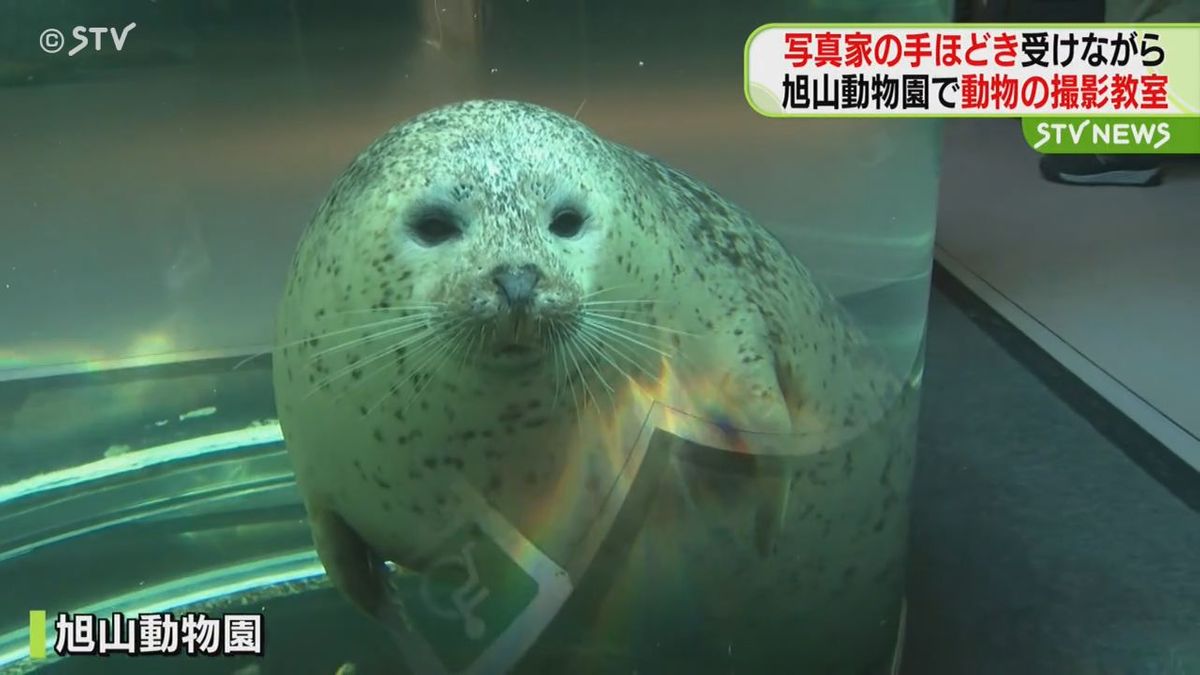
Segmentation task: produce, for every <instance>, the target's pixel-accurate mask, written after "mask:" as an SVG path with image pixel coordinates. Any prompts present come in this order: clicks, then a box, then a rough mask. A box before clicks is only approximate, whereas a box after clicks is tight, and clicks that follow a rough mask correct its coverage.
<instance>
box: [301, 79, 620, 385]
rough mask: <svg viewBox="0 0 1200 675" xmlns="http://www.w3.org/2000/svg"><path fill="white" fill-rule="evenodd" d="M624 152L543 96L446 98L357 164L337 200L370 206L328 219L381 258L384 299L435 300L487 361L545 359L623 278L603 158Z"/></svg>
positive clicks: (466, 346) (439, 329)
mask: <svg viewBox="0 0 1200 675" xmlns="http://www.w3.org/2000/svg"><path fill="white" fill-rule="evenodd" d="M612 152H613V149H612V148H610V146H609V145H608V144H607V143H605V142H604V141H601V140H600V139H599V138H597V137H596V136H595V135H594V134H592V133H591V132H590V131H589V130H588V129H587V128H586V127H584V126H583V125H581V124H579V123H577V122H575V121H574V120H572V119H570V118H568V117H565V116H562V115H560V114H558V113H555V112H552V111H550V110H547V109H544V108H541V107H536V106H531V105H528V104H523V103H517V102H510V101H472V102H468V103H461V104H457V105H453V106H448V107H444V108H439V109H435V110H432V111H430V112H428V113H425V114H424V115H421V116H419V117H416V118H413V119H412V120H410V121H408V122H407V123H405V124H403V125H400V126H399V127H397V128H395V129H393V130H392V131H391V132H390V133H388V134H386V135H385V136H384V137H383V138H381V139H380V140H379V141H377V142H376V143H375V144H373V145H372V146H371V147H370V148H368V150H367V151H365V152H364V153H363V155H361V156H360V157H359V158H358V159H357V160H356V161H355V163H354V165H352V166H351V168H350V170H349V171H348V172H347V174H346V178H344V179H343V180H342V181H341V184H340V185H339V186H337V187H336V188H335V190H334V191H333V193H332V194H331V196H330V198H329V201H328V202H327V205H326V207H327V209H330V210H334V211H336V210H337V208H338V206H339V204H355V205H360V206H359V208H358V209H357V212H356V213H353V214H330V215H329V217H327V218H325V219H318V220H324V221H325V222H326V223H328V224H329V225H328V226H330V227H338V224H341V226H340V228H338V229H342V230H353V231H352V232H346V231H342V232H339V237H344V236H346V235H347V234H349V235H350V236H352V237H353V238H354V239H356V240H357V241H358V242H359V245H360V246H362V247H363V249H364V253H366V254H367V255H369V256H370V259H372V261H373V263H374V264H373V270H374V271H373V276H374V277H376V278H378V280H379V283H376V284H374V286H375V287H376V289H377V290H378V289H380V288H381V289H382V290H383V291H385V293H384V296H383V298H382V300H381V301H380V303H379V304H381V305H382V306H384V307H390V308H397V309H403V308H404V307H406V306H407V307H419V308H422V309H423V310H424V311H425V316H426V317H427V319H428V321H429V323H430V326H429V328H430V329H431V330H433V331H436V333H437V334H438V335H441V336H443V338H444V339H445V340H446V341H447V342H456V343H461V344H458V347H459V348H460V349H459V352H460V353H459V357H460V358H462V359H466V360H469V361H471V362H472V363H473V364H475V365H478V366H479V367H481V368H483V369H485V370H493V371H494V370H501V371H511V370H513V369H525V368H533V367H536V366H537V365H538V364H540V363H542V362H544V361H546V359H547V357H549V356H550V355H551V354H552V353H553V346H554V344H555V343H556V342H561V341H563V340H568V339H570V337H571V336H572V333H573V331H575V330H576V329H577V327H578V324H579V322H580V320H581V316H580V313H581V309H582V308H583V307H584V305H585V304H586V302H587V300H588V299H589V298H594V297H595V296H596V295H597V294H599V293H602V292H604V291H605V290H606V286H609V287H611V286H612V284H608V285H606V284H605V282H604V277H605V275H606V270H609V269H613V268H614V265H619V263H614V258H615V257H616V256H617V252H615V251H613V250H612V249H613V245H614V241H615V240H614V237H612V236H611V235H610V234H609V233H608V230H609V229H610V228H611V227H612V226H613V221H614V220H615V219H614V206H615V201H614V199H613V198H612V192H611V191H610V190H608V189H607V188H608V187H609V186H610V185H611V182H612V179H611V177H610V176H609V175H607V174H606V173H605V171H604V170H603V169H602V167H605V166H611V165H612V162H611V160H609V159H608V157H609V155H610V154H611V153H612ZM343 193H350V194H343ZM339 195H341V196H339ZM361 205H370V206H369V207H368V208H363V207H362V206H361ZM347 215H349V216H350V217H346V216H347ZM365 285H366V284H364V286H365Z"/></svg>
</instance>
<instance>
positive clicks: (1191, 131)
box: [1021, 116, 1200, 155]
mask: <svg viewBox="0 0 1200 675" xmlns="http://www.w3.org/2000/svg"><path fill="white" fill-rule="evenodd" d="M1021 130H1022V131H1023V132H1024V133H1025V142H1027V143H1029V147H1031V148H1033V149H1034V150H1037V151H1038V152H1040V153H1042V154H1047V155H1055V154H1065V155H1071V154H1080V155H1082V154H1103V155H1124V154H1137V155H1180V154H1183V155H1192V154H1200V117H1153V116H1148V117H1142V116H1138V117H1026V118H1023V119H1022V120H1021Z"/></svg>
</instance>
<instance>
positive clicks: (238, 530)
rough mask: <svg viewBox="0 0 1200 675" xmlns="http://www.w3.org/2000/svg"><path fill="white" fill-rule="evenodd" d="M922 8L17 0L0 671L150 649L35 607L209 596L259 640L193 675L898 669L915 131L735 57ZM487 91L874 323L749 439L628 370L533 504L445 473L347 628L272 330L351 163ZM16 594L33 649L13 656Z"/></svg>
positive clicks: (917, 235)
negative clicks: (75, 32) (698, 192)
mask: <svg viewBox="0 0 1200 675" xmlns="http://www.w3.org/2000/svg"><path fill="white" fill-rule="evenodd" d="M944 5H945V3H927V2H898V1H896V0H888V1H886V2H858V3H851V2H840V1H839V2H822V1H818V0H809V1H807V2H751V3H719V2H701V3H691V4H688V5H686V6H684V5H675V4H671V3H652V4H649V5H647V4H639V3H633V2H592V1H590V0H579V1H578V2H567V3H543V2H537V1H536V0H535V1H534V2H486V1H484V0H464V1H460V2H453V1H450V0H413V1H410V2H390V3H383V2H379V3H368V2H364V3H357V4H355V5H347V6H340V7H339V8H337V9H335V8H333V6H332V5H323V4H320V3H311V2H299V1H293V2H285V3H278V4H275V5H270V6H265V5H264V6H261V7H250V6H242V5H239V4H238V3H226V2H200V1H197V2H187V3H173V4H170V3H158V4H153V3H151V4H146V5H143V4H142V3H136V4H135V3H120V2H117V3H108V4H106V5H104V7H103V8H100V7H99V6H97V5H93V4H87V3H79V2H74V3H72V2H60V3H12V4H11V6H10V7H9V8H8V9H7V10H6V11H7V12H8V16H9V17H10V20H9V21H7V22H5V23H6V25H5V26H4V27H3V28H0V44H3V45H4V46H5V47H6V48H7V49H6V51H5V53H7V54H11V55H12V56H11V57H6V60H4V61H0V98H2V99H3V101H4V103H3V107H4V109H5V115H6V118H7V119H13V120H18V121H19V122H20V124H18V125H16V126H14V127H13V129H12V130H11V133H10V134H9V136H8V137H6V140H5V143H6V146H7V147H6V149H7V150H8V152H5V153H4V157H3V159H0V170H2V171H3V174H2V175H0V177H2V178H3V180H0V203H4V204H5V211H6V213H5V218H6V221H7V222H8V223H9V225H8V226H6V227H5V228H4V229H3V231H0V251H2V252H3V256H2V258H0V261H2V263H3V264H2V266H3V268H4V269H2V270H0V315H3V316H4V317H5V321H3V322H0V457H2V458H4V461H3V464H2V465H0V577H3V579H4V580H5V588H4V589H2V590H0V669H2V668H11V669H13V670H14V671H15V672H24V671H40V670H49V671H52V672H68V671H69V672H81V673H92V672H109V670H111V669H114V668H115V669H119V670H120V672H141V671H142V670H145V671H146V672H159V670H156V669H157V668H161V667H166V663H165V662H161V661H158V660H156V659H154V658H150V657H147V658H139V659H122V658H120V657H116V658H115V659H90V658H66V659H60V658H57V657H56V656H55V654H54V650H53V646H54V637H55V634H54V632H53V630H51V629H52V628H53V620H54V617H55V615H56V614H57V613H58V612H76V613H94V614H97V615H101V616H108V615H110V614H111V613H113V612H117V611H120V612H124V613H126V614H127V615H134V614H137V613H140V612H175V613H184V612H200V611H203V612H208V613H211V614H221V613H223V612H229V611H238V612H261V613H263V615H264V626H265V627H266V631H267V636H268V637H267V641H266V644H267V648H266V655H265V657H263V658H261V659H259V658H258V657H229V658H223V659H211V660H199V661H189V662H188V663H187V668H188V669H195V670H196V672H221V673H228V672H232V671H235V670H236V671H237V672H239V673H244V674H248V673H251V672H260V671H263V672H276V671H278V672H330V673H332V672H335V671H336V670H338V669H339V667H341V668H343V670H342V671H341V672H348V671H346V670H345V668H346V666H345V665H344V664H346V663H348V662H349V663H354V664H355V665H356V666H357V667H358V668H359V669H360V670H361V672H402V670H403V669H404V668H409V669H412V670H414V671H415V672H421V673H424V672H435V673H436V672H447V673H451V672H500V671H505V670H515V671H517V672H587V671H589V669H595V670H598V671H603V672H607V671H608V670H610V669H615V670H617V671H618V672H630V671H638V672H663V671H664V670H669V671H671V672H675V671H679V672H684V671H687V672H709V671H714V672H728V671H729V670H730V668H736V669H738V671H739V672H741V671H743V670H744V671H746V672H766V671H765V670H764V669H765V668H769V667H770V666H771V664H777V663H779V662H781V661H786V662H788V663H792V664H796V668H795V669H793V670H794V671H795V672H820V673H842V672H845V673H854V674H855V675H858V674H859V673H863V672H879V673H884V672H889V669H891V668H892V667H893V664H894V663H895V662H896V661H897V660H898V654H897V652H898V636H902V634H903V625H904V624H903V622H904V584H903V580H904V566H905V562H904V561H905V555H906V554H905V546H906V539H907V527H908V525H907V521H908V491H909V484H910V481H911V470H912V465H913V453H914V446H915V440H916V428H915V425H916V411H917V408H918V400H919V394H920V381H921V372H922V365H923V361H922V352H923V337H924V327H925V312H926V301H927V297H928V291H929V271H930V265H931V256H932V248H933V230H934V222H935V212H936V202H937V181H938V165H939V156H938V146H939V142H940V125H939V124H938V122H937V121H935V120H803V121H801V120H769V119H765V118H762V117H760V116H758V115H757V114H755V113H754V112H753V111H752V110H750V108H749V106H748V105H747V103H746V102H745V100H744V99H743V95H742V80H741V78H742V61H741V59H742V51H743V44H744V42H745V39H746V37H747V36H748V35H749V34H750V32H751V31H752V30H753V29H754V28H756V27H757V26H759V25H761V24H763V23H768V22H783V21H789V22H791V21H795V22H806V21H807V22H816V21H822V22H835V21H836V22H883V21H897V22H899V21H910V22H911V21H930V22H932V21H944V20H947V12H946V7H945V6H944ZM129 24H135V26H134V27H133V28H130V29H129V30H128V31H127V37H126V38H125V41H124V42H123V44H122V48H121V49H120V50H119V51H118V50H116V49H115V45H112V44H109V43H106V46H108V47H110V48H108V49H101V50H99V51H97V50H95V49H93V48H91V47H89V48H87V49H82V50H80V51H79V52H78V53H76V54H74V55H68V54H67V50H66V49H64V50H62V51H61V52H58V53H54V54H48V53H46V52H45V51H44V50H42V49H39V48H38V38H39V35H40V34H41V33H42V32H43V31H44V30H46V29H48V28H58V29H60V30H62V31H63V32H64V33H66V34H67V47H68V48H69V47H70V46H71V45H73V44H74V42H73V38H71V33H70V28H71V27H73V26H75V25H85V26H112V27H116V28H117V29H118V30H121V29H122V28H123V27H125V26H128V25H129ZM484 97H486V98H510V99H521V100H526V101H530V102H534V103H538V104H541V105H544V106H547V107H549V108H552V109H555V110H558V111H560V112H563V113H565V114H567V115H572V116H574V117H575V118H576V119H578V120H579V121H581V122H583V123H584V124H586V125H588V126H589V127H591V128H592V129H594V130H595V131H596V132H597V133H598V134H600V135H602V136H604V137H606V138H609V139H611V140H614V141H617V142H620V143H622V144H625V145H628V146H631V147H633V148H636V149H638V150H641V151H643V152H646V153H648V154H650V155H653V156H655V157H657V158H659V159H660V160H662V161H663V162H665V163H666V164H668V165H670V166H672V167H674V168H676V169H679V170H681V171H684V172H686V173H688V174H690V175H691V176H693V177H695V178H697V179H699V180H701V181H703V182H704V183H706V184H707V185H709V186H711V187H712V188H713V189H715V190H716V191H717V192H719V193H720V194H722V195H723V196H725V197H726V198H728V199H729V200H730V201H732V202H734V203H737V204H738V205H740V206H742V207H744V208H745V209H746V210H747V211H748V212H749V213H750V214H751V215H753V216H754V217H755V219H756V220H758V221H759V222H760V223H761V224H762V225H763V226H765V227H766V228H767V229H768V230H769V231H770V232H771V233H772V234H773V235H774V236H775V237H776V238H777V239H778V240H779V241H780V242H781V243H782V244H783V246H784V247H785V248H786V249H787V250H788V251H789V252H790V253H791V254H792V255H794V256H795V257H796V259H797V260H798V261H799V262H800V263H801V264H802V265H803V266H804V267H806V268H807V269H808V270H810V271H811V273H812V275H813V278H814V279H815V280H816V282H817V283H819V284H820V286H821V287H823V288H824V289H825V290H826V291H827V292H828V294H829V297H830V298H832V299H833V300H834V302H835V303H836V305H837V306H838V307H839V312H841V313H842V314H843V315H844V318H845V320H846V321H847V322H848V323H850V324H852V325H853V326H855V328H856V329H857V330H860V331H861V332H862V334H863V335H864V336H865V347H864V348H863V351H862V353H861V355H860V356H861V359H856V361H855V365H854V366H853V367H852V368H850V367H847V368H843V369H842V370H839V371H838V372H839V373H843V375H842V377H844V378H846V380H845V382H844V384H845V389H844V393H845V395H846V396H847V397H852V398H854V400H855V401H856V405H858V407H857V408H856V409H855V410H856V413H855V414H854V415H853V419H848V420H847V421H845V423H843V420H841V419H839V420H837V423H836V424H833V423H828V422H827V423H824V424H817V425H810V426H809V427H806V428H804V429H802V430H799V431H797V433H794V434H774V433H764V432H763V430H761V429H736V428H732V427H731V426H730V425H729V423H728V420H727V419H726V416H724V415H723V414H722V413H721V411H723V410H724V411H728V410H731V409H733V408H734V407H736V406H741V405H745V401H739V400H735V399H732V398H731V397H729V396H728V395H727V394H723V393H722V389H721V387H720V385H718V384H717V383H713V382H705V381H703V378H700V379H697V378H696V377H695V376H692V377H690V378H684V379H683V380H679V381H684V380H686V381H687V382H688V384H687V386H676V385H677V384H678V383H677V382H676V381H675V380H671V379H670V378H667V377H665V376H664V377H661V378H660V379H659V381H658V382H657V383H655V384H654V385H653V386H649V387H640V388H639V387H631V388H630V389H629V390H628V391H626V392H625V395H626V398H625V399H623V403H622V405H620V406H617V407H616V408H614V409H613V410H614V411H616V414H614V415H601V416H598V417H597V418H596V419H595V420H593V422H594V424H596V425H598V426H594V427H587V426H586V425H584V426H581V430H580V432H579V434H578V438H577V442H578V443H579V445H578V446H576V447H572V448H571V449H570V452H568V453H567V454H568V455H569V456H570V457H572V458H575V459H573V460H572V461H569V462H567V463H565V465H564V466H565V468H564V469H563V470H562V472H561V474H560V475H559V476H558V480H557V481H554V482H552V483H551V484H550V487H549V488H544V489H543V492H542V493H541V494H539V495H537V497H536V498H533V497H531V498H530V502H529V503H530V504H532V505H531V506H526V507H525V508H524V510H522V509H513V508H504V507H502V506H498V505H496V504H492V503H489V502H488V499H487V497H486V489H485V486H484V485H481V484H478V483H472V482H471V481H469V480H468V481H462V482H459V483H453V484H447V486H446V487H447V489H448V490H451V491H455V494H458V495H459V500H458V501H457V502H456V503H458V504H459V506H460V508H459V509H458V510H457V511H456V512H455V517H456V518H457V520H454V527H446V528H444V529H443V530H441V531H439V536H438V537H434V538H433V540H431V544H430V546H431V548H430V549H429V551H427V553H428V555H427V556H426V560H427V563H428V564H427V565H426V566H425V568H424V569H423V570H421V571H420V573H418V571H414V570H412V569H406V568H403V567H399V566H397V565H395V564H388V565H383V564H382V561H380V562H381V565H380V573H381V574H383V575H384V576H383V577H382V578H384V579H385V580H386V581H387V584H386V585H385V588H386V590H387V593H388V597H387V599H388V602H387V603H386V604H385V610H384V611H383V612H382V614H381V616H379V617H377V618H376V619H374V620H373V619H368V618H367V617H365V616H363V615H361V614H359V613H358V612H357V611H356V610H354V609H353V608H352V606H351V605H350V603H348V602H347V601H346V600H345V599H344V598H342V597H341V596H340V595H339V594H338V592H337V591H336V590H335V589H334V588H333V587H332V585H331V583H330V581H329V579H328V578H327V577H326V576H325V574H324V568H323V566H322V563H321V560H320V559H319V557H318V556H317V553H316V552H315V551H314V548H313V542H312V539H311V534H310V529H309V525H308V523H307V522H306V518H305V509H304V506H303V503H302V499H301V492H300V491H299V490H298V489H297V484H296V481H295V476H294V473H293V465H292V463H291V462H290V460H289V456H288V453H287V451H286V450H285V448H284V446H283V442H282V438H283V433H285V432H286V427H287V419H286V418H285V419H284V420H283V421H284V429H283V430H282V431H281V427H280V420H279V417H278V415H277V411H276V405H275V403H276V401H275V398H274V391H273V389H272V384H271V376H270V369H271V357H270V355H269V354H268V355H263V353H264V352H269V351H270V348H271V343H272V341H273V339H274V336H273V317H274V314H275V311H276V308H277V306H278V304H279V301H280V298H281V296H282V292H283V284H284V281H285V279H286V274H287V270H288V267H289V265H290V261H291V257H292V255H293V253H294V252H295V250H296V245H297V242H298V240H299V237H300V234H301V231H302V230H303V229H304V227H305V225H306V224H307V223H308V221H309V220H310V219H311V217H312V214H313V212H314V211H315V209H316V208H317V206H318V205H319V204H320V202H321V200H322V199H323V198H324V197H325V195H326V193H327V191H328V189H329V185H330V184H331V182H332V181H333V179H334V178H335V177H336V176H337V175H338V174H339V173H340V172H341V171H342V170H343V169H344V168H345V166H346V164H347V162H349V161H350V160H351V159H352V158H353V157H354V156H355V155H356V154H357V153H358V152H359V151H361V150H362V148H363V147H365V146H366V145H367V144H368V143H369V142H370V141H371V140H372V139H374V138H375V137H377V136H378V135H379V134H381V133H383V132H384V131H385V130H386V129H387V128H389V127H390V126H391V125H393V124H395V123H396V122H399V121H401V120H403V119H405V118H408V117H411V116H412V115H415V114H417V113H419V112H422V111H424V110H427V109H429V108H431V107H433V106H436V105H439V104H444V103H449V102H453V101H458V100H463V99H468V98H484ZM794 328H795V330H796V331H797V333H798V334H800V333H802V332H803V331H804V330H806V329H810V328H811V327H794ZM856 378H861V380H860V379H856ZM868 382H872V383H879V382H885V383H887V386H884V387H881V388H880V389H879V390H878V391H875V388H874V387H871V390H872V392H871V394H870V395H868V394H867V393H866V390H865V389H862V388H860V387H859V386H858V385H859V384H861V387H864V388H865V387H866V386H867V384H866V383H868ZM672 383H674V384H672ZM860 396H861V397H862V398H861V400H860V398H859V397H860ZM801 426H803V425H801ZM600 427H603V429H601V428H600ZM579 458H586V459H587V461H589V462H592V464H593V465H595V464H597V463H598V464H600V465H602V466H603V470H602V471H601V472H600V475H603V476H604V479H603V480H602V481H601V482H602V483H603V484H602V485H598V486H587V485H584V482H585V481H584V479H583V478H581V476H583V475H584V472H583V471H582V470H581V469H578V466H577V465H575V464H572V462H575V461H578V462H582V461H584V460H582V459H579ZM586 495H599V496H595V497H590V498H588V497H586ZM440 563H446V564H440ZM464 575H465V576H464ZM485 591H486V592H485ZM39 609H40V610H45V611H46V612H47V614H48V626H47V635H48V639H49V642H48V643H47V644H48V645H49V648H48V652H49V653H48V654H47V656H46V658H39V659H30V658H29V650H30V631H29V623H28V621H27V618H28V613H29V612H30V611H31V610H39ZM176 663H178V662H176ZM239 668H240V669H241V670H237V669H239ZM472 668H474V669H475V670H471V669H472Z"/></svg>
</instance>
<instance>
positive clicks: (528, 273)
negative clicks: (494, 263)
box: [492, 265, 542, 307]
mask: <svg viewBox="0 0 1200 675" xmlns="http://www.w3.org/2000/svg"><path fill="white" fill-rule="evenodd" d="M541 278H542V272H541V270H539V269H538V268H537V265H522V266H520V267H511V266H502V267H497V268H496V269H495V271H493V272H492V280H493V281H495V282H496V286H498V287H499V288H500V293H501V294H502V295H503V296H504V299H505V300H507V301H508V304H509V305H512V306H513V307H518V306H521V305H525V304H528V303H529V301H530V300H532V299H533V289H534V287H535V286H537V283H538V281H540V280H541Z"/></svg>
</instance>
